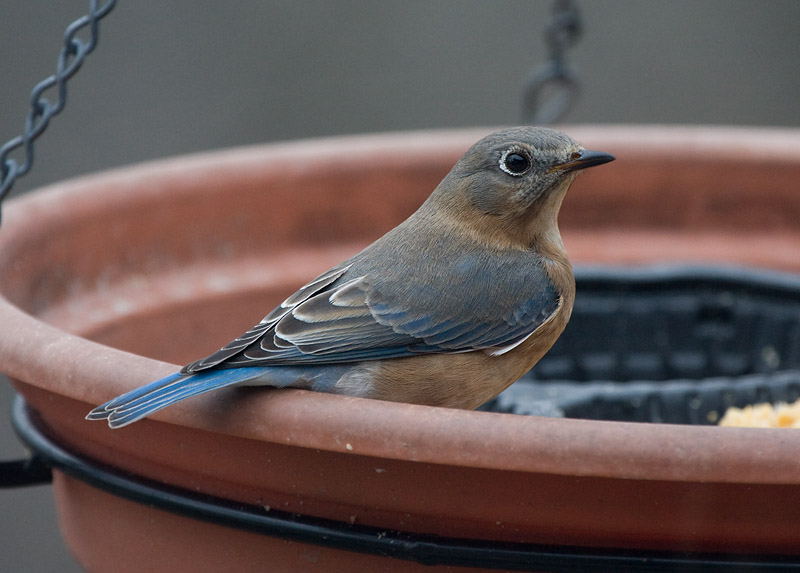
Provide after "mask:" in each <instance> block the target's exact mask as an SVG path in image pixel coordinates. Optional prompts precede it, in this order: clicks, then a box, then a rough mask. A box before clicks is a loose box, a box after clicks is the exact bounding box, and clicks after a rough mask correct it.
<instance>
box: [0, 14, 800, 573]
mask: <svg viewBox="0 0 800 573" xmlns="http://www.w3.org/2000/svg"><path fill="white" fill-rule="evenodd" d="M88 5H89V2H88V1H86V0H61V1H60V2H50V1H46V0H27V1H22V0H16V1H12V2H8V1H7V2H5V3H4V4H3V6H2V8H0V54H2V63H0V78H1V79H0V143H2V142H4V141H6V140H8V139H10V138H11V137H13V136H16V135H17V134H19V133H20V132H21V130H22V127H23V125H24V118H25V114H26V113H27V101H28V96H29V93H30V90H31V88H32V87H33V85H34V84H36V83H37V82H38V81H39V80H41V79H43V78H44V77H45V76H47V75H49V74H51V73H53V72H54V70H55V64H56V58H57V54H58V50H59V49H60V46H61V38H62V35H63V30H64V28H65V27H66V25H67V24H68V23H69V22H71V21H72V20H74V19H76V18H77V17H78V16H80V15H82V14H83V13H85V11H86V9H87V8H88ZM579 5H580V7H581V12H582V16H583V24H584V35H583V38H582V40H581V41H580V42H579V43H578V44H577V46H576V47H575V48H574V49H572V50H571V51H570V52H569V54H568V60H569V61H570V62H571V63H572V64H573V65H574V66H575V67H576V68H577V70H578V72H579V74H580V78H581V80H582V85H583V95H582V97H581V99H580V100H579V102H578V104H577V106H576V107H575V109H574V111H573V112H572V113H571V115H569V116H568V118H567V121H568V122H570V123H587V122H591V123H682V124H730V125H767V126H792V127H797V126H800V61H799V60H800V58H798V56H800V2H797V1H796V0H782V1H778V0H772V1H770V2H761V1H757V0H715V1H710V0H706V1H702V2H698V1H697V0H681V1H671V2H655V1H651V2H641V1H639V2H637V1H633V0H593V1H591V2H588V1H585V0H584V1H583V2H580V4H579ZM550 11H551V1H550V0H514V1H510V0H508V1H491V2H489V1H484V2H481V1H475V0H472V1H468V0H440V1H437V2H422V1H419V0H405V1H404V2H392V3H389V2H368V1H355V0H353V1H347V2H332V1H323V0H299V1H298V0H291V1H290V0H285V1H267V0H260V1H255V0H240V1H239V2H231V3H226V2H218V1H212V0H192V1H188V0H176V1H173V2H156V1H154V0H138V1H137V2H125V1H120V2H119V5H118V6H117V7H116V8H115V10H114V11H113V12H112V13H111V14H110V15H109V16H108V17H107V18H106V19H105V20H103V21H102V23H101V39H100V44H99V46H98V48H97V50H96V51H95V52H94V53H93V54H92V55H91V56H89V58H88V60H87V61H86V63H85V65H84V67H83V69H82V70H81V71H80V72H79V73H78V75H77V76H76V77H75V78H73V80H72V81H71V82H70V84H69V102H68V105H67V107H66V109H65V111H64V112H63V113H62V114H61V115H60V116H59V117H56V118H55V119H54V120H53V122H52V123H51V125H50V127H49V128H48V130H47V132H46V133H45V134H44V136H43V137H42V138H41V139H40V141H39V143H38V144H37V155H36V163H35V165H34V168H33V170H32V172H31V173H30V174H29V175H28V176H27V177H25V178H23V179H20V180H19V181H18V182H17V184H16V186H15V193H21V192H25V191H28V190H31V189H35V188H37V187H40V186H42V185H46V184H48V183H51V182H54V181H58V180H60V179H63V178H67V177H73V176H76V175H80V174H83V173H88V172H92V171H97V170H101V169H106V168H110V167H114V166H119V165H125V164H129V163H134V162H139V161H144V160H148V159H155V158H161V157H166V156H170V155H177V154H184V153H191V152H196V151H201V150H208V149H218V148H223V147H228V146H236V145H246V144H252V143H259V142H264V141H276V140H285V139H294V138H301V137H313V136H320V135H332V134H345V133H360V132H375V131H388V130H407V129H423V128H442V127H460V126H476V125H481V126H483V125H499V124H514V123H519V122H520V119H521V93H522V87H523V84H524V78H525V76H526V74H527V72H528V70H529V69H530V68H531V67H532V66H533V65H535V64H538V63H541V62H542V61H544V60H545V59H546V57H547V49H546V45H545V42H544V39H543V32H544V28H545V25H546V23H547V20H548V18H549V15H550ZM52 97H54V96H52V95H51V98H52ZM0 232H2V229H1V228H0ZM0 328H2V325H0ZM10 396H11V392H10V390H9V388H8V386H7V384H5V383H3V382H2V381H0V411H2V412H3V416H4V418H5V417H6V416H5V413H6V412H8V411H9V409H10ZM2 428H3V429H2V430H0V456H2V458H6V459H8V458H11V457H17V456H19V455H20V454H21V453H22V451H23V450H22V448H21V446H19V445H18V443H17V442H16V440H15V438H14V436H13V434H12V431H11V429H10V426H9V424H8V422H4V423H3V426H2ZM0 499H2V508H3V511H2V513H0V556H2V557H0V563H2V569H3V570H5V571H23V570H24V571H66V572H69V571H78V570H80V569H79V567H78V566H77V565H76V564H75V563H74V561H73V560H72V558H71V557H70V555H69V553H68V552H67V550H66V549H65V548H64V546H63V543H62V542H61V540H60V537H59V534H58V527H57V523H56V518H55V511H54V509H53V506H52V498H51V493H50V490H49V488H47V487H38V488H32V489H28V490H7V491H0Z"/></svg>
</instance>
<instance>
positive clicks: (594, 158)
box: [550, 149, 616, 173]
mask: <svg viewBox="0 0 800 573" xmlns="http://www.w3.org/2000/svg"><path fill="white" fill-rule="evenodd" d="M614 159H616V157H614V156H613V155H611V154H610V153H605V152H603V151H589V150H588V149H581V150H580V151H576V152H575V153H573V154H572V155H571V156H570V158H569V160H568V161H566V162H565V163H559V164H558V165H554V166H553V167H551V168H550V173H552V172H553V171H563V172H567V171H577V170H578V169H586V168H587V167H593V166H595V165H602V164H603V163H608V162H609V161H614Z"/></svg>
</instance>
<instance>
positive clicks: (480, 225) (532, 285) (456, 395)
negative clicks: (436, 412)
mask: <svg viewBox="0 0 800 573" xmlns="http://www.w3.org/2000/svg"><path fill="white" fill-rule="evenodd" d="M614 159H615V158H614V156H613V155H610V154H608V153H605V152H601V151H590V150H587V149H584V148H583V147H582V146H581V145H579V144H578V143H577V142H576V141H575V140H573V139H572V138H571V137H569V136H568V135H566V134H564V133H562V132H560V131H556V130H553V129H550V128H544V127H535V126H523V127H513V128H508V129H504V130H501V131H498V132H495V133H492V134H490V135H488V136H486V137H484V138H483V139H481V140H480V141H478V142H477V143H475V144H474V145H472V147H470V148H469V149H468V150H467V151H466V153H465V154H464V155H463V157H461V159H460V160H459V161H458V162H457V163H456V164H455V166H454V167H453V168H452V169H451V170H450V172H449V173H448V174H447V175H446V176H445V177H444V179H443V180H442V181H441V182H440V183H439V185H438V186H437V187H436V188H435V189H434V190H433V192H432V193H431V195H430V196H429V197H428V198H427V199H426V200H425V201H424V202H423V204H422V205H421V206H420V207H419V209H418V210H417V211H416V212H414V213H413V214H412V215H411V216H410V217H408V219H406V220H405V221H403V222H402V223H400V224H399V225H398V226H397V227H395V228H394V229H392V230H390V231H389V232H388V233H386V234H385V235H384V236H382V237H381V238H379V239H377V240H376V241H375V242H374V243H372V244H370V245H369V246H368V247H366V248H365V249H364V250H362V251H361V252H359V253H358V254H356V255H355V256H353V257H351V258H349V259H347V260H345V261H344V262H342V263H340V264H338V265H336V266H334V267H333V268H331V269H330V270H328V271H326V272H324V273H322V274H321V275H319V276H318V277H316V278H314V279H313V280H312V281H311V282H309V283H308V284H306V285H305V286H303V287H302V288H300V289H299V290H297V291H296V292H295V293H294V294H292V295H291V296H289V297H288V298H287V299H286V300H285V301H283V302H282V303H281V304H280V305H279V306H278V307H276V308H275V309H274V310H272V311H271V312H270V313H269V314H267V315H266V316H265V317H264V318H263V319H262V320H261V321H260V322H259V323H258V324H256V325H255V326H253V327H252V328H251V329H250V330H248V331H247V332H245V333H244V334H243V335H241V336H239V337H238V338H236V339H235V340H233V341H232V342H230V343H229V344H227V345H226V346H224V347H222V348H221V349H220V350H218V351H216V352H214V353H213V354H211V355H209V356H207V357H205V358H202V359H200V360H196V361H195V362H192V363H190V364H187V365H186V366H184V367H183V368H182V369H181V370H180V371H179V372H176V373H174V374H172V375H169V376H167V377H165V378H162V379H161V380H157V381H155V382H152V383H150V384H147V385H145V386H142V387H140V388H137V389H135V390H132V391H130V392H127V393H125V394H122V395H121V396H119V397H117V398H114V399H113V400H110V401H108V402H106V403H105V404H102V405H100V406H98V407H96V408H94V409H93V410H92V411H91V412H89V414H88V415H87V416H86V418H87V419H88V420H106V421H107V423H108V426H110V427H111V428H120V427H123V426H127V425H128V424H131V423H133V422H135V421H137V420H140V419H142V418H144V417H146V416H149V415H150V414H153V413H154V412H157V411H158V410H161V409H162V408H165V407H167V406H170V405H172V404H174V403H176V402H179V401H181V400H184V399H187V398H190V397H192V396H196V395H199V394H203V393H205V392H209V391H212V390H217V389H219V388H223V387H228V386H248V385H251V386H253V385H255V386H259V385H263V386H271V387H276V388H286V387H292V388H301V389H306V390H312V391H319V392H329V393H335V394H341V395H346V396H356V397H363V398H372V399H377V400H386V401H393V402H407V403H413V404H424V405H429V406H441V407H447V408H461V409H474V408H476V407H478V406H480V405H481V404H483V403H485V402H487V401H488V400H490V399H491V398H493V397H494V396H496V395H497V394H499V393H500V392H502V391H503V390H504V389H505V388H507V387H508V386H509V385H511V384H512V383H513V382H515V381H516V380H518V379H519V378H520V377H521V376H522V375H523V374H524V373H525V372H527V371H528V370H529V369H530V368H531V367H532V366H533V365H534V364H535V363H536V362H538V361H539V359H540V358H541V357H542V356H543V355H544V354H545V353H546V352H547V351H548V350H549V349H550V347H551V346H552V345H553V343H554V342H555V341H556V339H557V338H558V337H559V336H560V334H561V333H562V331H563V330H564V327H565V326H566V324H567V322H568V320H569V318H570V315H571V313H572V307H573V302H574V299H575V279H574V276H573V273H572V266H571V264H570V261H569V259H568V257H567V253H566V251H565V249H564V245H563V242H562V240H561V235H560V233H559V229H558V213H559V209H560V207H561V203H562V200H563V199H564V196H565V194H566V193H567V190H568V189H569V187H570V185H571V184H572V182H573V180H574V179H575V177H576V175H577V174H578V172H580V171H581V170H583V169H586V168H588V167H592V166H596V165H601V164H604V163H608V162H610V161H613V160H614Z"/></svg>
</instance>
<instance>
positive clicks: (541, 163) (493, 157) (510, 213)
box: [432, 127, 614, 242]
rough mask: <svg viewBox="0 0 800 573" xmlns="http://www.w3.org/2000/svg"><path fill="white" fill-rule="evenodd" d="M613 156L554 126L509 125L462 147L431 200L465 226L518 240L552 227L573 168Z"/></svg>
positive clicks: (523, 239)
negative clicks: (578, 140)
mask: <svg viewBox="0 0 800 573" xmlns="http://www.w3.org/2000/svg"><path fill="white" fill-rule="evenodd" d="M613 160H614V156H612V155H609V154H608V153H604V152H600V151H588V150H586V149H584V148H583V147H581V146H580V145H579V144H578V143H577V142H576V141H575V140H574V139H572V138H571V137H569V136H568V135H566V134H564V133H561V132H560V131H556V130H553V129H547V128H543V127H515V128H511V129H506V130H503V131H499V132H496V133H493V134H491V135H488V136H487V137H484V138H483V139H481V140H480V141H478V142H477V143H476V144H475V145H473V146H472V147H471V148H470V149H469V150H467V152H466V153H465V154H464V156H463V157H462V158H461V159H460V160H459V161H458V163H456V165H455V166H454V167H453V169H452V170H451V171H450V173H449V174H448V175H447V177H446V178H445V179H444V180H443V181H442V183H441V184H440V185H439V187H438V188H437V190H436V192H435V193H434V195H433V196H432V199H434V201H435V202H436V203H438V208H440V209H441V208H442V207H444V208H445V209H446V210H447V211H448V212H449V213H450V214H451V215H453V216H455V217H456V218H458V219H463V220H465V221H466V222H469V224H470V225H477V226H480V227H483V228H485V229H486V231H491V232H492V233H493V234H499V235H509V237H508V238H509V239H512V237H519V240H521V241H523V242H524V241H528V240H529V239H528V237H529V236H530V234H531V233H532V232H536V231H537V230H540V231H542V232H548V231H549V230H550V229H549V227H551V226H556V224H557V223H556V217H557V216H558V210H559V208H560V206H561V201H562V200H563V198H564V195H565V194H566V191H567V189H568V188H569V186H570V184H571V183H572V180H573V179H574V178H575V176H576V174H577V173H578V171H579V170H581V169H585V168H587V167H591V166H593V165H601V164H603V163H608V162H609V161H613ZM556 229H557V227H556ZM512 240H513V239H512ZM513 242H516V241H513Z"/></svg>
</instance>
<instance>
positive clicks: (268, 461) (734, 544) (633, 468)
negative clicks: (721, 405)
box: [0, 127, 800, 571]
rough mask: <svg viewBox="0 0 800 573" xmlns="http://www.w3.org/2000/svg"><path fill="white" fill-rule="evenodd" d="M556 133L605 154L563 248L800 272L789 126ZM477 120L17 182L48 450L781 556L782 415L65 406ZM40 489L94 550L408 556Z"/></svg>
mask: <svg viewBox="0 0 800 573" xmlns="http://www.w3.org/2000/svg"><path fill="white" fill-rule="evenodd" d="M568 131H569V132H570V134H571V135H573V136H574V137H575V138H576V139H578V140H580V141H581V142H582V143H584V144H585V145H586V146H587V147H589V148H593V149H601V150H604V151H608V152H611V153H613V154H615V155H616V156H617V157H618V161H616V162H614V163H612V164H610V165H608V166H606V167H603V168H601V169H596V170H592V171H590V172H587V173H586V174H584V175H582V176H581V177H580V178H579V179H578V181H577V182H576V184H575V186H574V187H573V189H572V191H571V193H570V195H569V196H568V198H567V201H566V202H565V204H564V207H563V210H562V217H561V221H562V229H563V234H564V237H565V243H566V245H567V249H568V251H569V252H570V255H571V257H572V259H573V261H574V262H576V263H592V264H598V263H602V264H608V263H611V264H620V263H652V262H661V261H681V262H686V261H691V262H694V263H706V262H714V263H733V264H747V265H756V266H761V267H767V268H773V269H781V270H788V271H799V270H800V249H798V247H799V246H800V195H798V193H797V181H798V180H800V132H798V131H780V130H744V129H705V128H697V129H695V128H691V129H690V128H664V127H652V128H648V127H643V128H625V127H574V128H570V129H569V130H568ZM485 133H486V130H471V131H453V132H424V133H410V134H402V135H383V136H381V135H379V136H365V137H351V138H340V139H328V140H317V141H305V142H298V143H290V144H283V145H269V146H262V147H253V148H246V149H236V150H231V151H224V152H219V153H211V154H205V155H197V156H193V157H188V158H179V159H173V160H167V161H161V162H157V163H152V164H147V165H141V166H135V167H132V168H128V169H122V170H117V171H112V172H108V173H103V174H99V175H96V176H92V177H86V178H82V179H79V180H75V181H69V182H65V183H62V184H58V185H55V186H53V187H51V188H49V189H46V190H42V191H40V192H38V193H34V194H31V195H29V196H25V197H22V198H20V199H17V200H14V201H12V202H9V204H8V205H7V206H6V209H5V211H4V220H3V225H2V228H0V292H2V295H3V297H4V298H3V299H0V326H1V328H0V370H2V371H4V372H6V373H8V375H9V376H10V377H11V378H12V379H13V383H14V385H15V386H16V388H17V389H18V390H19V392H20V393H21V394H22V395H23V396H24V397H25V398H26V399H27V401H28V402H29V404H30V405H31V406H32V408H33V409H34V410H35V411H36V412H37V413H38V417H37V419H38V420H39V422H38V424H40V426H41V428H42V429H43V430H44V432H45V433H46V434H47V435H48V436H50V437H51V438H53V439H54V440H55V441H56V442H57V443H58V444H60V445H61V446H63V447H64V448H66V449H67V450H69V451H71V452H74V453H76V454H79V455H80V456H83V457H85V458H86V459H89V460H93V461H94V462H96V463H99V464H102V465H105V466H110V467H112V468H115V470H114V471H118V472H130V473H132V474H135V475H136V476H139V477H141V478H142V479H145V480H152V482H156V483H160V484H165V487H176V488H180V489H182V490H189V491H192V492H197V493H201V494H205V495H210V496H215V497H218V498H224V499H227V500H231V501H233V502H236V503H243V504H249V505H254V506H269V507H270V510H272V511H274V510H281V511H288V512H295V513H297V514H301V515H303V516H310V517H318V518H326V519H330V520H335V521H336V522H342V523H344V524H350V523H353V524H355V526H356V527H358V526H364V527H366V529H365V531H370V530H369V527H375V528H381V529H377V530H375V531H384V530H386V531H390V530H400V531H404V532H408V533H411V534H432V535H438V536H444V537H447V538H455V539H462V540H477V541H474V543H476V544H479V543H480V542H504V543H505V542H508V543H530V544H537V546H541V545H551V546H565V547H583V548H609V549H612V550H620V549H627V550H631V549H633V550H663V551H678V552H683V551H695V552H721V553H731V554H743V553H759V554H791V553H796V552H797V548H798V547H800V528H798V527H797V511H796V505H795V503H794V501H795V500H796V499H797V498H798V496H800V456H798V452H800V433H798V432H791V431H785V430H748V429H726V428H715V427H693V426H678V425H663V424H631V423H620V422H598V421H586V420H569V419H546V418H537V417H528V416H514V415H508V414H494V413H484V412H465V411H455V410H446V409H438V408H430V407H422V406H413V405H403V404H391V403H383V402H377V401H370V400H362V399H351V398H343V397H337V396H329V395H320V394H313V393H307V392H303V391H266V390H231V391H223V392H218V393H215V394H214V395H209V396H203V397H200V398H198V399H193V400H190V401H187V402H186V403H183V404H179V405H177V406H175V407H172V408H168V409H166V410H164V411H162V412H159V413H158V414H156V415H155V416H153V418H152V419H149V420H145V421H142V422H139V423H136V424H134V425H132V426H130V427H128V428H124V429H122V430H117V431H111V430H109V429H108V428H106V427H105V425H104V424H101V423H90V422H86V421H84V419H83V418H84V415H85V414H86V412H87V411H88V410H89V409H90V408H91V407H93V406H94V405H96V404H99V403H101V402H103V401H105V400H107V399H109V398H111V397H113V396H115V395H117V394H119V393H121V392H124V391H126V390H129V389H131V388H133V387H135V386H138V385H140V384H143V383H145V382H148V381H150V380H152V379H155V378H158V377H160V376H162V375H165V374H168V373H170V372H172V371H173V370H174V369H175V366H174V365H176V364H182V363H184V362H187V361H189V360H191V359H194V358H196V357H198V356H200V355H203V354H205V353H207V352H210V351H212V350H214V349H216V348H217V347H219V346H221V345H222V344H224V343H226V342H227V341H228V340H229V339H231V338H233V337H234V336H236V335H238V334H240V333H241V332H243V331H244V330H245V329H246V328H248V327H249V326H251V324H252V323H254V321H257V320H259V319H260V318H261V316H263V315H264V314H265V313H266V312H267V311H268V310H269V309H270V308H271V307H272V306H273V305H275V304H276V303H278V302H279V301H280V300H282V298H284V296H285V295H286V294H287V293H289V292H290V291H291V290H292V289H294V288H296V287H297V286H299V285H300V284H302V283H303V282H304V281H305V280H307V279H309V278H311V277H313V276H314V275H315V274H316V273H318V272H320V271H322V270H325V269H326V268H327V267H328V266H329V265H331V264H333V263H336V262H338V261H339V260H341V259H342V258H344V257H346V256H348V255H349V254H352V253H353V252H355V251H356V250H357V249H359V248H360V247H362V246H364V245H365V244H367V243H368V242H369V241H371V240H373V239H374V238H376V237H378V236H379V235H380V234H382V233H383V232H384V231H386V230H387V229H389V228H390V227H392V226H393V225H395V224H396V223H398V222H399V221H401V220H402V219H403V218H404V217H405V216H407V215H408V214H409V213H411V212H412V211H413V210H414V209H415V208H416V207H417V206H418V205H419V204H420V203H421V201H422V200H423V199H424V198H425V197H426V196H427V195H428V193H429V192H430V191H431V190H432V189H433V187H434V186H435V185H436V183H437V182H438V181H439V179H440V178H441V177H442V176H443V175H444V173H445V172H446V171H447V170H448V169H449V168H450V166H451V165H452V164H453V162H454V161H455V160H456V159H457V158H458V157H459V156H460V155H461V153H462V152H463V151H464V150H465V149H466V148H467V147H468V145H469V144H471V143H472V142H474V141H475V140H477V139H478V138H479V137H481V136H482V135H483V134H485ZM578 297H580V292H579V293H578ZM54 490H55V495H56V498H57V502H58V506H59V514H60V520H61V526H62V529H63V532H64V536H65V538H66V541H67V543H68V544H69V546H70V547H71V549H72V551H73V552H74V553H75V555H76V556H77V558H78V560H79V561H80V562H81V563H82V564H83V565H85V566H86V567H88V568H89V569H91V570H103V569H113V570H115V571H119V570H121V569H123V568H125V567H126V566H127V567H129V568H130V569H131V570H151V569H153V568H158V567H162V568H163V567H164V564H165V563H168V564H169V567H170V569H172V570H179V569H185V570H198V569H203V570H222V569H225V570H240V571H243V570H249V569H256V570H264V567H265V564H267V563H268V564H269V565H270V567H271V568H272V570H286V569H291V568H295V569H297V570H304V571H311V570H326V571H332V570H342V569H344V570H351V571H356V570H363V571H367V570H378V568H379V567H386V566H392V567H394V568H397V569H401V568H406V569H407V570H416V569H418V568H420V569H422V568H423V566H422V565H419V564H417V563H414V562H412V561H405V560H394V561H391V562H389V561H387V559H386V558H385V557H382V556H379V555H369V554H361V553H357V552H348V551H343V550H340V549H334V548H331V547H325V546H318V545H315V544H312V543H305V542H303V543H298V542H292V541H286V540H283V539H280V538H276V537H269V536H262V535H257V534H254V533H244V532H241V531H237V530H236V529H232V528H228V527H224V526H222V525H217V524H210V523H206V522H204V521H197V520H193V519H190V518H188V517H181V516H178V515H174V514H171V513H167V512H164V511H161V510H157V509H153V508H150V507H147V506H146V505H141V504H139V503H135V502H132V501H128V500H125V499H122V498H120V497H116V496H113V495H110V494H108V493H105V492H102V491H100V490H98V489H94V488H93V487H90V486H89V485H86V484H85V483H83V482H81V481H80V480H76V479H74V478H73V477H70V476H68V475H66V474H65V473H63V472H60V471H57V472H56V473H55V481H54ZM515 547H516V546H515ZM424 569H425V570H429V569H428V568H424Z"/></svg>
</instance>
